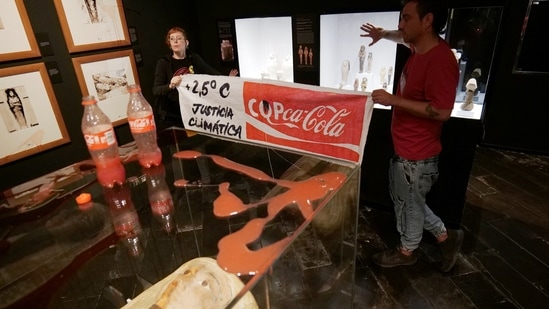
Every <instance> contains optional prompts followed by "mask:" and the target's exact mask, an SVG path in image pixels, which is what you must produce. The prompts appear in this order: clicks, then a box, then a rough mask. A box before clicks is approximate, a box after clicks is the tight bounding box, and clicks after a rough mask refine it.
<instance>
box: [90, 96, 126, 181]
mask: <svg viewBox="0 0 549 309" xmlns="http://www.w3.org/2000/svg"><path fill="white" fill-rule="evenodd" d="M82 105H83V106H84V115H83V116H82V134H83V135H84V140H85V141H86V145H87V146H88V150H89V152H90V155H91V158H92V160H93V162H94V163H95V166H96V175H97V180H98V181H99V183H100V184H101V185H102V186H105V187H112V186H113V185H114V184H116V183H118V184H122V183H124V181H125V179H126V171H125V169H124V166H123V165H122V162H121V161H120V155H119V153H118V142H117V140H116V135H115V133H114V129H113V126H112V122H111V120H110V119H109V117H108V116H107V115H106V114H105V113H104V112H103V111H102V110H101V108H99V106H98V105H97V100H96V99H95V97H94V96H86V97H83V98H82Z"/></svg>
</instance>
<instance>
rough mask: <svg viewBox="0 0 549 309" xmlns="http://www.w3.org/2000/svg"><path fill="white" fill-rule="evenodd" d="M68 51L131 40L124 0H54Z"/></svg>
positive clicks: (120, 44) (83, 49) (100, 46)
mask: <svg viewBox="0 0 549 309" xmlns="http://www.w3.org/2000/svg"><path fill="white" fill-rule="evenodd" d="M54 3H55V8H56V10H57V15H58V16H59V21H60V22H61V29H62V30H63V35H64V36H65V41H66V42H67V47H68V49H69V52H71V53H73V52H81V51H88V50H96V49H103V48H111V47H117V46H127V45H130V44H131V41H130V35H129V33H128V27H127V25H126V17H125V15H124V6H123V5H122V0H54Z"/></svg>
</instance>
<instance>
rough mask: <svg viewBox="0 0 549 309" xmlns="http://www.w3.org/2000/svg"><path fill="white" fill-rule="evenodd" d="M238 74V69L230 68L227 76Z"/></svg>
mask: <svg viewBox="0 0 549 309" xmlns="http://www.w3.org/2000/svg"><path fill="white" fill-rule="evenodd" d="M237 75H238V70H237V69H232V70H231V71H230V72H229V76H237Z"/></svg>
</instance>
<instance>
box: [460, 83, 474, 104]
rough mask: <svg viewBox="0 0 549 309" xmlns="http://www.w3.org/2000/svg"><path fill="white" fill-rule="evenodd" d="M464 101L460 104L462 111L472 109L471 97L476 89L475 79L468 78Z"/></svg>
mask: <svg viewBox="0 0 549 309" xmlns="http://www.w3.org/2000/svg"><path fill="white" fill-rule="evenodd" d="M465 89H467V90H466V91H465V101H464V102H463V103H462V104H461V106H460V108H461V109H462V110H464V111H470V110H473V107H474V104H473V97H474V96H475V90H477V80H476V79H475V78H470V79H469V81H467V84H466V85H465Z"/></svg>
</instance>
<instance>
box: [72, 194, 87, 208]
mask: <svg viewBox="0 0 549 309" xmlns="http://www.w3.org/2000/svg"><path fill="white" fill-rule="evenodd" d="M90 202H91V194H89V193H81V194H80V195H79V196H77V197H76V203H78V208H80V209H88V208H90V206H91V203H90Z"/></svg>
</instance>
